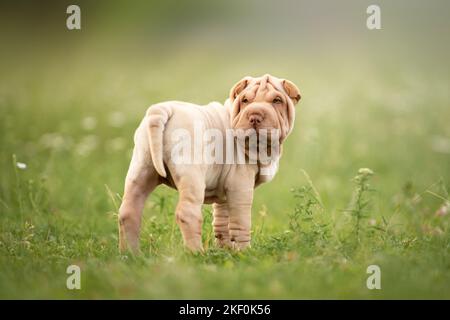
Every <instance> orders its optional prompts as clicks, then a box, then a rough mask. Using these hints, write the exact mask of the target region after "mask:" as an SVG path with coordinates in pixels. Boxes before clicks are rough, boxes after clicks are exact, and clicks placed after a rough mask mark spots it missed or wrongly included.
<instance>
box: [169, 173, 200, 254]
mask: <svg viewBox="0 0 450 320" xmlns="http://www.w3.org/2000/svg"><path fill="white" fill-rule="evenodd" d="M177 187H178V191H179V194H180V197H179V201H178V205H177V208H176V213H175V215H176V221H177V223H178V226H179V227H180V230H181V234H182V235H183V241H184V245H185V246H186V248H188V249H189V250H191V251H193V252H198V251H203V246H202V222H203V218H202V204H203V200H204V196H205V186H204V183H202V180H201V179H199V178H198V176H197V177H196V176H195V175H192V176H189V175H186V176H183V177H182V178H181V179H180V181H178V185H177Z"/></svg>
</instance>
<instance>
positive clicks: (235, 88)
mask: <svg viewBox="0 0 450 320" xmlns="http://www.w3.org/2000/svg"><path fill="white" fill-rule="evenodd" d="M249 82H250V77H245V78H243V79H241V80H240V81H239V82H238V83H236V84H235V85H234V86H233V88H231V91H230V100H231V101H234V99H236V97H237V96H238V95H239V94H240V93H241V92H242V90H244V89H245V88H246V87H247V86H248V83H249Z"/></svg>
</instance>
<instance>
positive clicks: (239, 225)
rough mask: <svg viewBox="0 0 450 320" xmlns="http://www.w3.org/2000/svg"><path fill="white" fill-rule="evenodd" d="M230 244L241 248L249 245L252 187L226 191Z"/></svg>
mask: <svg viewBox="0 0 450 320" xmlns="http://www.w3.org/2000/svg"><path fill="white" fill-rule="evenodd" d="M227 200H228V210H229V215H230V217H229V219H230V221H229V225H228V226H229V230H230V241H231V246H232V248H234V249H237V250H242V249H245V248H247V247H249V246H250V238H251V235H250V229H251V224H252V202H253V187H251V188H245V189H242V190H241V189H233V190H229V191H228V192H227Z"/></svg>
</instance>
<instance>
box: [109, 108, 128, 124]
mask: <svg viewBox="0 0 450 320" xmlns="http://www.w3.org/2000/svg"><path fill="white" fill-rule="evenodd" d="M108 122H109V125H110V126H111V127H116V128H118V127H122V126H123V125H124V123H125V115H124V114H123V113H122V112H120V111H115V112H113V113H111V114H110V115H109V119H108Z"/></svg>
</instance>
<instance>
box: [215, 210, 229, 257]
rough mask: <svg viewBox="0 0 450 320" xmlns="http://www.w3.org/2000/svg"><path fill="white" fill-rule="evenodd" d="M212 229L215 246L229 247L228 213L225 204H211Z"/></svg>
mask: <svg viewBox="0 0 450 320" xmlns="http://www.w3.org/2000/svg"><path fill="white" fill-rule="evenodd" d="M213 217H214V219H213V228H214V235H215V237H216V244H217V245H218V246H219V247H221V248H229V247H231V242H230V232H229V229H228V224H229V221H230V219H229V213H228V204H227V203H214V204H213Z"/></svg>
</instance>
